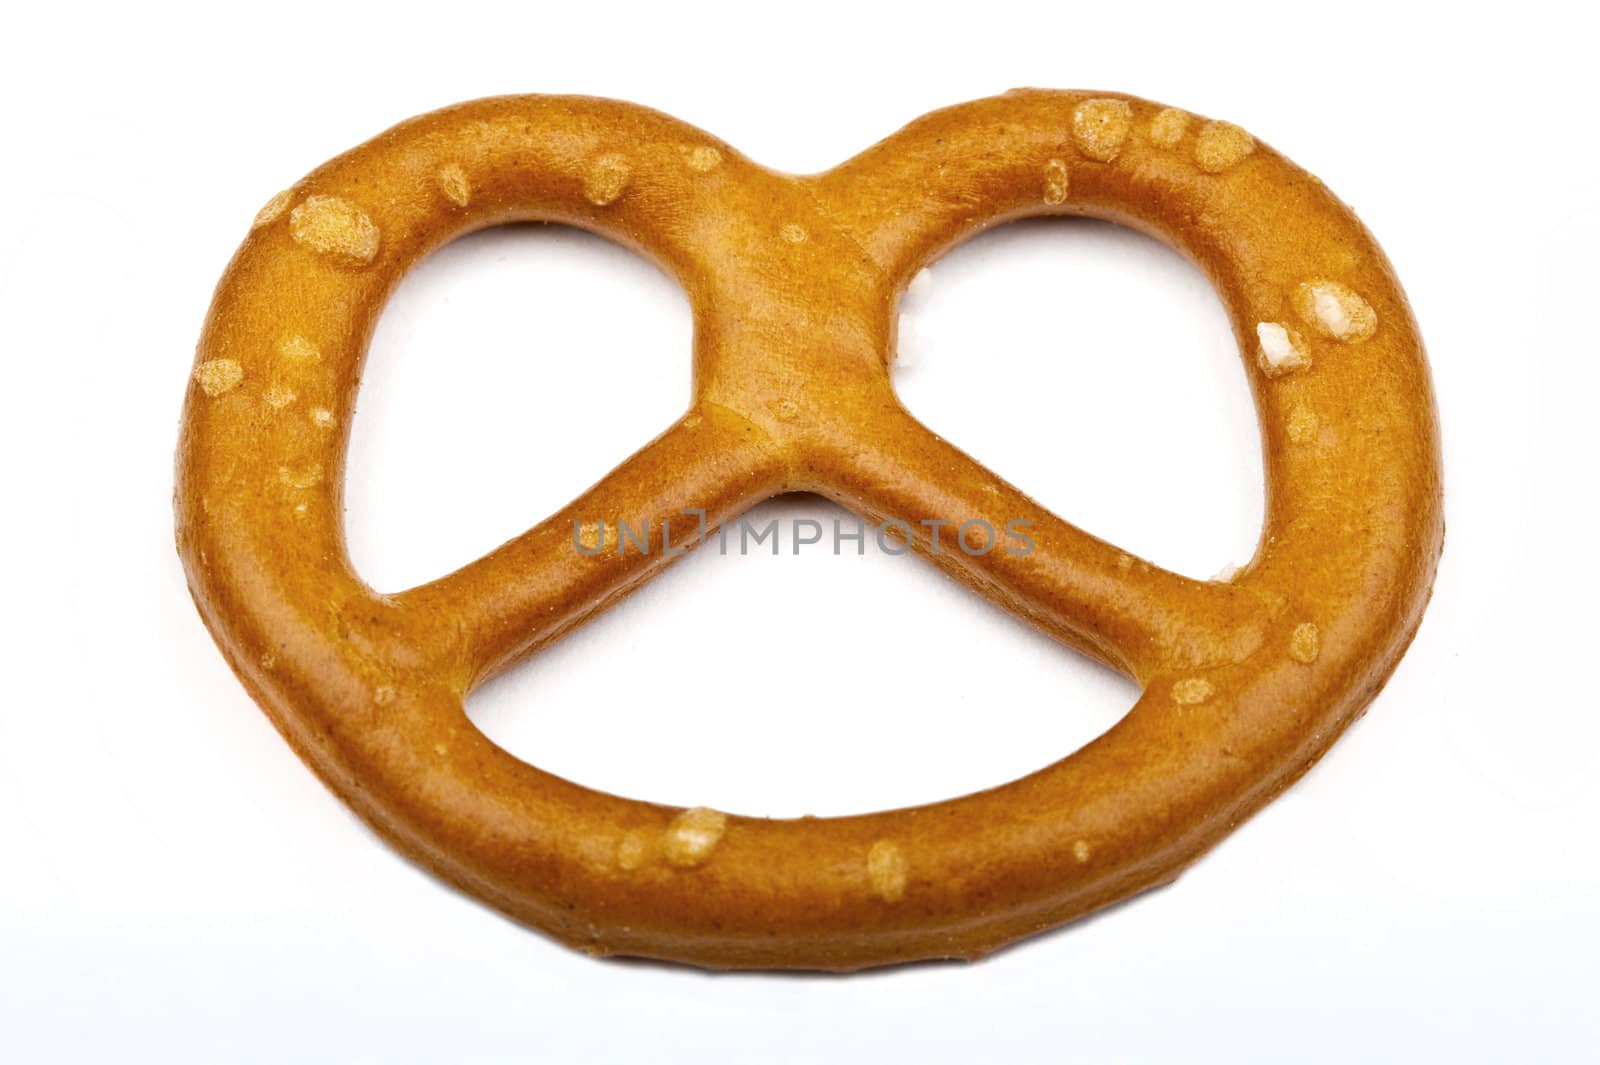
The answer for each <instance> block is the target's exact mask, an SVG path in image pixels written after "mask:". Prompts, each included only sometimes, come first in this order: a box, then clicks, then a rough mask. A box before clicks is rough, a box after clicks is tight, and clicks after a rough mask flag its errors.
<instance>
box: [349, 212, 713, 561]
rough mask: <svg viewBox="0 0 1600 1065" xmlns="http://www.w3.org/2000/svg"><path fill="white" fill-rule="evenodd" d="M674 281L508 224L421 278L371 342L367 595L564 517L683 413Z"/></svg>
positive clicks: (615, 254) (357, 465)
mask: <svg viewBox="0 0 1600 1065" xmlns="http://www.w3.org/2000/svg"><path fill="white" fill-rule="evenodd" d="M691 334H692V321H691V318H690V314H689V306H688V301H687V300H686V299H685V297H684V295H683V292H682V291H681V290H680V289H679V288H678V287H677V284H676V283H675V282H674V281H673V280H672V279H671V278H669V277H667V276H666V275H665V274H663V273H661V272H660V271H659V270H657V269H656V267H655V266H653V265H652V264H651V263H649V262H647V261H645V260H644V259H642V258H640V257H638V256H636V255H634V254H633V253H632V252H630V251H628V250H626V249H624V248H621V247H619V246H617V245H615V244H613V243H611V242H610V241H608V240H606V239H604V238H603V237H599V236H596V235H593V234H590V233H587V232H584V231H582V230H579V229H574V228H571V227H568V226H561V225H544V224H526V225H509V226H498V227H495V228H492V229H486V230H482V231H480V232H477V233H474V234H471V235H469V236H466V237H463V238H461V239H459V240H457V241H454V242H452V243H451V244H449V245H446V246H445V247H443V248H441V249H439V250H437V251H435V252H434V253H433V254H432V255H429V256H428V257H427V258H426V259H424V260H423V261H422V262H420V263H418V264H417V265H416V267H414V268H413V269H412V270H411V271H410V272H409V273H407V274H406V276H405V278H404V279H403V280H402V281H401V282H400V284H399V286H398V288H397V289H396V291H395V292H394V294H393V295H392V296H391V298H390V300H389V302H388V305H387V306H386V307H385V308H384V311H383V314H382V317H381V318H380V319H379V322H378V326H377V329H376V332H375V334H374V336H373V341H372V346H371V348H370V351H369V354H368V359H367V364H366V370H365V373H364V375H363V378H362V383H361V392H360V395H359V397H358V400H357V408H358V413H357V415H356V417H355V419H354V424H353V426H352V428H353V433H352V438H351V442H350V453H349V461H348V467H347V469H348V473H347V477H346V495H345V498H346V503H347V508H348V509H347V513H346V515H345V518H346V530H347V536H348V541H349V549H350V553H351V557H352V559H353V561H354V564H355V566H356V569H357V572H359V573H360V574H361V576H362V578H363V579H364V580H366V581H367V582H368V583H369V584H371V585H372V586H373V587H375V588H378V589H379V590H382V591H400V590H402V589H405V588H409V587H413V586H415V585H418V584H422V583H424V582H426V581H429V580H432V579H433V578H435V577H438V576H441V575H443V574H445V573H447V572H449V571H451V570H453V569H455V568H457V567H458V566H460V565H463V564H464V563H466V562H469V561H471V560H472V559H474V558H477V557H478V556H480V555H482V554H484V553H486V552H487V551H489V550H492V549H493V548H495V547H497V546H499V545H500V544H501V543H504V542H505V541H506V540H509V539H511V538H512V537H514V536H517V535H518V534H520V533H522V532H523V531H524V530H525V529H527V528H528V527H529V526H531V525H533V524H535V523H536V522H538V521H540V520H541V519H543V518H545V517H546V516H548V515H549V514H551V513H553V512H554V511H556V510H558V509H560V508H561V507H562V506H564V505H566V504H567V503H568V502H569V501H570V500H571V499H572V498H573V497H574V496H577V495H578V494H579V493H580V492H581V491H582V490H583V489H585V488H587V487H588V486H589V485H591V484H592V483H594V482H595V481H596V480H598V479H599V478H600V477H601V476H602V475H603V474H605V473H606V472H607V471H608V470H610V469H612V468H613V467H614V466H616V465H617V463H618V462H620V461H622V459H624V458H626V457H627V456H628V455H629V454H630V453H632V452H633V451H634V450H635V449H636V448H637V447H638V446H639V445H640V444H641V443H642V442H643V441H646V440H648V439H650V438H651V437H652V436H654V435H655V434H656V433H658V432H660V431H661V429H663V428H664V427H665V426H667V425H668V424H670V423H671V422H672V421H673V419H675V418H677V417H678V416H679V415H680V414H682V412H683V410H684V408H685V407H686V406H687V404H688V398H689V382H690V368H691Z"/></svg>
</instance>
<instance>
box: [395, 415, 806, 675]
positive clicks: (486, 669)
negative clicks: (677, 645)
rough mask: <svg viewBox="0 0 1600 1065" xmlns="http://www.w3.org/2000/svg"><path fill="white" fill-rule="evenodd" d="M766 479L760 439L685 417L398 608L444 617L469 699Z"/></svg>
mask: <svg viewBox="0 0 1600 1065" xmlns="http://www.w3.org/2000/svg"><path fill="white" fill-rule="evenodd" d="M777 470H778V467H777V465H776V464H775V463H774V462H773V460H772V457H771V455H770V451H769V449H768V447H767V445H766V443H765V441H764V439H761V438H759V434H755V433H752V432H751V431H750V428H749V425H748V423H746V422H744V421H743V420H742V419H740V418H738V417H737V416H735V415H732V414H730V413H728V412H726V411H721V410H718V409H716V408H711V409H710V410H708V411H706V412H703V413H702V412H695V413H691V414H690V415H688V416H687V417H685V418H684V419H682V420H680V421H679V422H677V423H676V424H674V425H673V426H672V427H671V428H670V429H668V430H667V431H666V432H664V433H662V434H661V435H660V436H658V437H656V438H655V439H654V440H652V441H651V442H650V443H648V444H646V445H645V446H644V447H643V448H641V449H640V450H639V451H637V452H635V453H634V454H633V455H631V456H630V457H629V458H627V459H626V460H624V461H623V462H622V464H621V465H619V466H618V467H616V468H615V469H614V470H612V471H611V472H610V473H608V474H606V476H605V477H603V478H602V479H601V480H600V481H599V483H597V484H595V485H594V486H593V487H592V488H590V489H589V490H588V491H586V492H584V493H583V494H582V495H580V496H579V497H578V498H576V499H574V500H573V501H572V502H571V503H569V504H568V505H567V506H565V507H563V508H562V509H561V510H559V511H557V512H556V513H555V514H552V515H551V516H550V517H548V518H546V519H545V520H544V521H542V522H540V523H539V524H537V525H535V526H534V527H533V528H531V529H529V530H528V531H527V532H525V533H523V534H522V535H521V536H519V537H517V538H516V539H514V540H511V541H510V542H508V543H506V544H504V545H502V546H501V547H499V548H496V549H495V550H494V551H491V552H489V553H488V554H487V555H484V556H483V557H482V558H479V559H477V560H476V561H474V562H471V563H469V564H468V565H466V566H464V567H462V568H461V569H458V570H456V571H455V572H453V573H450V574H448V575H446V576H444V577H442V578H440V579H438V580H436V581H433V582H431V583H429V584H425V585H421V586H419V587H416V588H413V589H411V590H409V591H407V592H404V593H402V594H401V595H400V596H398V597H397V598H398V601H399V604H400V606H401V607H402V609H403V610H405V611H406V612H408V613H411V614H413V615H414V616H422V617H434V618H437V616H438V615H440V614H444V615H446V616H448V617H451V618H452V619H453V621H454V630H455V632H456V634H457V639H456V640H455V641H454V642H453V643H452V644H451V645H450V646H448V647H447V648H445V649H444V650H443V652H442V653H443V654H444V655H445V656H446V659H447V662H446V663H445V665H446V666H447V667H448V668H453V669H455V670H456V671H457V675H458V676H459V677H461V686H462V690H469V689H470V688H472V687H473V686H475V685H476V684H478V683H480V682H481V681H483V680H485V679H487V678H488V677H490V676H492V675H494V674H495V673H497V672H499V671H501V670H503V669H505V668H506V667H507V666H509V665H511V664H513V663H515V662H516V661H518V660H520V659H521V658H523V657H525V656H527V655H528V654H531V653H532V652H533V651H535V650H537V649H538V648H539V647H541V646H543V645H544V644H546V643H548V642H550V641H551V640H554V639H556V638H558V637H559V636H561V635H562V634H564V633H565V632H566V631H567V630H569V629H571V628H573V627H575V626H577V625H579V624H581V623H582V622H584V621H585V620H587V619H588V618H590V617H592V616H593V615H594V614H596V613H599V612H601V611H603V610H604V609H606V608H607V607H609V606H611V605H612V604H613V603H616V602H617V601H618V600H620V599H621V598H623V597H624V596H626V595H627V594H628V593H629V592H631V591H633V590H635V589H636V588H638V587H639V586H640V585H642V584H644V583H645V582H646V581H647V580H648V579H649V578H650V577H652V576H654V575H655V574H657V573H659V572H660V571H661V570H662V569H663V568H665V566H666V565H667V564H669V563H671V562H672V561H674V560H675V559H677V558H679V557H681V556H682V554H683V553H684V552H685V551H686V550H688V549H690V548H692V547H693V546H695V544H696V543H697V542H698V541H699V539H700V538H701V537H702V536H703V535H704V533H705V532H706V531H708V530H710V529H714V528H716V527H717V526H718V525H720V524H721V523H722V522H724V521H726V520H728V519H729V518H731V517H734V516H736V515H738V514H740V513H742V512H743V511H744V510H746V509H747V508H749V507H750V506H752V505H753V504H755V503H757V502H759V501H760V500H762V499H764V498H766V497H767V496H769V495H771V494H772V493H773V492H774V491H775V490H776V486H777V484H778V474H777ZM623 523H625V524H626V526H627V528H626V529H625V530H624V529H623V528H622V527H621V526H622V524H623ZM602 525H603V528H602Z"/></svg>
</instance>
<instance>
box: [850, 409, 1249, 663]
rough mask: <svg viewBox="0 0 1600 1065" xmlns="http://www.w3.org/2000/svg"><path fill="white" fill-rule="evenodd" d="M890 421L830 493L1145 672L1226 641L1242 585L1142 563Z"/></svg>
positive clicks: (894, 416)
mask: <svg viewBox="0 0 1600 1065" xmlns="http://www.w3.org/2000/svg"><path fill="white" fill-rule="evenodd" d="M887 418H888V420H889V422H890V423H891V424H889V425H888V426H880V427H879V428H880V431H879V432H876V433H874V434H872V435H871V437H870V443H868V444H867V445H866V446H865V447H857V448H854V449H852V455H851V457H850V458H849V460H848V461H846V462H844V463H841V464H840V465H841V467H842V468H843V469H844V471H845V472H844V474H843V476H841V477H840V478H838V479H837V480H836V482H835V483H833V484H832V485H830V490H829V491H828V492H827V494H829V495H831V496H832V497H833V498H834V499H835V500H836V501H838V502H840V503H842V504H843V505H845V506H848V507H850V508H852V509H854V510H857V511H859V512H861V513H864V514H868V515H870V516H872V517H873V518H874V519H875V520H885V519H887V520H892V521H900V522H905V523H906V525H908V526H909V527H910V529H911V531H912V533H913V537H914V543H915V546H916V547H917V549H918V550H919V552H920V553H922V554H923V555H925V556H928V557H930V559H931V560H932V561H934V562H935V563H936V564H938V565H939V566H940V567H941V568H943V569H944V570H945V571H946V572H948V573H950V574H951V575H952V576H953V577H955V578H956V579H957V580H960V581H962V582H963V583H965V584H968V585H971V586H972V587H974V588H975V589H976V590H977V591H978V592H979V593H980V594H981V595H983V596H984V597H985V598H987V599H989V600H991V601H992V602H994V603H995V604H996V605H998V606H1000V607H1002V608H1003V609H1005V610H1007V611H1008V612H1010V613H1012V614H1014V615H1016V616H1017V617H1018V618H1020V619H1022V620H1023V621H1025V622H1028V623H1030V624H1033V625H1037V626H1039V627H1041V628H1043V629H1044V630H1045V631H1047V632H1049V633H1050V634H1051V635H1052V636H1054V637H1055V638H1056V639H1058V640H1061V641H1062V642H1064V643H1066V644H1068V645H1070V646H1072V647H1075V648H1077V649H1078V650H1080V651H1083V652H1084V653H1086V654H1088V655H1089V656H1091V657H1093V658H1095V659H1097V660H1099V661H1101V662H1103V663H1105V664H1106V665H1108V666H1110V667H1112V668H1113V669H1117V670H1119V671H1121V672H1123V673H1126V674H1128V675H1129V676H1131V677H1133V678H1135V679H1137V680H1140V681H1143V680H1145V679H1147V678H1148V677H1149V676H1150V675H1151V674H1152V673H1155V672H1157V671H1159V670H1161V669H1163V668H1166V667H1168V666H1171V665H1174V664H1177V663H1186V664H1197V663H1198V662H1200V661H1202V660H1203V659H1204V657H1205V656H1206V655H1207V654H1208V652H1210V651H1211V649H1214V648H1216V647H1217V646H1218V629H1219V623H1220V620H1221V619H1222V618H1224V617H1226V616H1228V615H1231V614H1232V613H1234V610H1233V604H1234V603H1235V602H1236V601H1237V600H1238V598H1239V596H1238V590H1237V589H1234V588H1231V587H1229V586H1227V585H1221V584H1215V583H1211V582H1204V581H1195V580H1191V579H1190V578H1188V577H1183V576H1180V575H1179V574H1176V573H1172V572H1170V571H1168V570H1164V569H1161V568H1160V567H1158V566H1154V565H1152V564H1150V563H1148V562H1145V561H1143V560H1141V559H1139V558H1137V557H1135V556H1134V555H1132V554H1130V553H1129V552H1126V551H1123V550H1122V549H1120V548H1118V547H1117V546H1116V545H1114V544H1110V543H1107V542H1106V541H1104V540H1101V539H1099V538H1097V537H1095V536H1092V535H1090V534H1089V533H1087V532H1084V531H1083V530H1082V529H1079V528H1078V527H1076V526H1074V525H1072V524H1070V523H1069V522H1066V521H1063V520H1062V519H1061V518H1059V517H1057V516H1056V515H1055V514H1054V513H1052V512H1051V511H1050V510H1048V509H1046V508H1045V507H1043V506H1041V505H1040V504H1039V503H1037V502H1036V501H1034V500H1033V499H1031V498H1030V497H1029V496H1027V495H1026V494H1024V493H1023V492H1022V491H1021V490H1019V489H1017V488H1016V487H1014V486H1012V485H1011V484H1009V483H1007V482H1006V481H1005V480H1003V479H1002V478H1000V477H999V476H998V475H996V474H995V473H993V472H992V471H990V470H989V469H988V468H987V467H985V466H984V465H982V464H981V463H979V462H978V461H977V460H975V459H973V458H972V457H971V456H970V455H968V454H966V453H965V452H963V451H961V450H960V449H959V448H957V447H955V446H954V445H953V444H950V443H949V442H948V441H946V440H944V439H943V438H942V437H940V436H938V435H937V434H935V433H933V432H932V431H931V430H929V429H928V428H927V427H926V426H924V425H922V423H920V422H918V421H917V420H916V419H915V418H913V417H912V416H911V415H910V414H909V413H908V412H906V411H905V410H904V409H903V408H901V409H898V410H894V411H892V412H891V413H890V414H888V415H887ZM967 523H972V524H971V525H970V526H969V527H968V529H967V535H965V536H963V535H962V526H963V525H964V524H967ZM978 523H982V524H978ZM936 537H937V540H935V538H936ZM985 546H987V549H985ZM1237 636H1238V638H1239V639H1240V640H1242V641H1244V642H1245V643H1248V641H1249V635H1248V633H1247V632H1241V633H1238V634H1237Z"/></svg>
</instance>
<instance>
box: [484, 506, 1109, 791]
mask: <svg viewBox="0 0 1600 1065" xmlns="http://www.w3.org/2000/svg"><path fill="white" fill-rule="evenodd" d="M746 520H747V521H748V522H750V523H751V524H752V525H754V526H756V527H758V528H759V527H763V526H765V525H766V524H767V523H768V522H772V521H776V522H777V523H778V532H779V537H780V539H779V542H778V551H777V553H776V554H773V553H771V549H770V548H768V547H767V546H766V542H765V541H764V542H763V544H762V545H761V547H760V548H759V549H756V550H751V551H748V552H746V553H740V552H739V551H738V550H737V549H735V545H734V544H730V549H729V550H728V552H727V553H722V551H720V550H719V548H718V545H717V542H716V540H715V539H714V538H713V539H711V540H708V542H707V543H705V544H704V545H702V546H701V547H700V548H698V549H697V550H696V551H694V552H692V553H691V554H690V555H688V556H687V557H685V558H684V559H683V560H681V561H680V562H678V563H676V564H674V565H673V566H672V567H670V568H669V569H667V571H666V572H665V573H663V574H662V575H661V576H659V577H657V578H656V579H655V580H653V581H651V582H649V583H648V584H646V585H645V586H644V587H643V588H642V589H641V590H640V591H638V592H636V593H635V594H634V595H632V596H631V597H629V598H628V599H626V600H624V601H623V602H622V603H620V604H618V605H617V606H615V607H613V608H612V609H611V610H609V611H607V612H605V613H603V614H601V615H599V616H598V617H597V618H595V619H594V620H592V621H590V622H588V623H587V624H585V625H584V626H582V627H580V628H578V629H576V630H574V631H573V632H570V633H568V634H567V635H566V636H565V637H564V638H563V639H561V640H559V641H557V642H555V643H552V644H550V645H549V646H547V647H545V648H544V649H543V650H541V651H540V652H539V653H538V654H536V655H534V656H533V657H532V658H530V659H528V660H526V661H525V662H523V663H521V664H520V665H518V666H516V667H515V668H513V669H512V670H510V671H508V672H506V673H504V674H502V675H500V676H498V677H496V678H494V679H492V680H490V681H488V682H487V683H486V684H484V685H483V686H482V687H480V688H478V689H477V690H476V691H474V692H473V693H472V694H471V695H470V696H469V697H468V700H467V712H468V714H469V716H470V717H471V718H472V720H473V723H474V724H475V725H476V726H477V727H478V728H479V729H480V730H482V731H483V732H484V733H485V735H487V736H488V737H489V738H490V739H492V740H493V741H494V742H495V743H497V744H499V745H500V746H501V747H503V748H504V749H506V750H507V751H509V752H511V753H512V754H513V755H516V756H518V757H520V758H522V759H524V760H525V761H528V762H530V763H532V764H534V765H537V766H539V767H540V768H541V769H544V770H546V771H548V772H551V773H555V774H557V775H560V776H563V777H566V778H567V779H569V780H573V781H576V782H578V783H580V784H584V785H586V786H588V787H592V788H598V789H600V790H603V791H608V792H611V793H614V794H620V795H624V796H627V797H630V798H637V799H645V800H649V801H653V802H663V803H672V804H676V805H680V806H697V805H705V806H711V807H714V808H716V809H719V810H725V811H728V812H730V813H740V814H747V815H755V816H773V817H798V816H803V815H806V814H815V815H818V816H833V815H841V814H852V813H863V812H868V811H872V810H881V809H889V808H894V807H900V806H907V805H912V804H917V803H925V802H932V801H935V800H939V799H944V798H950V797H953V796H957V795H963V794H967V793H970V792H973V791H977V790H980V789H983V788H987V787H992V786H995V785H999V784H1003V783H1005V782H1007V781H1010V780H1014V779H1016V778H1018V777H1021V776H1024V775H1026V774H1028V773H1031V772H1033V771H1034V770H1037V769H1040V768H1043V767H1044V766H1045V765H1048V764H1049V763H1051V762H1054V761H1056V760H1057V759H1059V758H1063V757H1065V756H1067V755H1068V754H1071V753H1072V752H1073V751H1074V750H1076V749H1078V748H1079V747H1081V746H1083V745H1084V744H1085V743H1088V742H1089V741H1091V740H1093V739H1094V738H1095V737H1096V736H1098V735H1100V734H1101V733H1102V732H1104V731H1105V730H1107V729H1108V728H1110V727H1111V726H1112V725H1113V724H1115V723H1116V722H1117V721H1118V720H1119V719H1120V718H1121V717H1122V716H1123V715H1124V714H1125V713H1126V712H1127V711H1128V708H1129V707H1130V706H1132V705H1133V702H1134V700H1135V699H1136V697H1137V695H1138V692H1137V689H1136V688H1135V686H1134V685H1133V684H1132V683H1131V682H1130V681H1128V680H1127V679H1126V678H1124V677H1122V676H1121V675H1119V674H1117V673H1114V672H1112V671H1111V670H1109V669H1106V668H1104V667H1102V666H1100V665H1098V664H1096V663H1094V662H1092V661H1091V660H1089V659H1087V658H1085V657H1084V656H1082V655H1079V654H1076V653H1074V652H1072V651H1070V650H1068V649H1066V648H1064V647H1062V646H1061V645H1059V644H1057V643H1055V642H1054V641H1052V640H1051V639H1050V638H1049V637H1047V636H1045V635H1043V634H1042V633H1040V632H1038V631H1037V630H1035V629H1032V628H1030V627H1029V626H1027V625H1025V624H1023V623H1021V622H1019V621H1017V620H1016V619H1014V618H1013V617H1011V616H1010V615H1008V614H1006V613H1004V612H1002V611H1001V610H1000V609H999V608H997V607H995V606H992V605H990V604H989V603H988V602H986V601H985V600H983V599H981V598H979V597H978V596H977V595H976V594H974V593H972V592H971V591H969V590H967V589H966V588H965V587H963V586H961V585H959V584H957V583H956V582H954V581H951V580H950V579H948V578H947V577H946V576H945V575H944V574H943V573H941V572H939V571H937V570H935V569H934V567H933V566H932V565H931V564H929V563H928V562H927V561H926V560H924V559H922V558H920V557H917V556H915V555H898V554H894V553H892V552H891V551H885V550H883V549H882V548H880V547H879V545H878V544H877V542H876V537H875V536H874V535H872V533H871V529H872V528H873V526H872V524H871V523H870V522H866V523H865V524H866V526H867V529H868V530H869V531H868V535H867V537H866V539H865V542H864V544H863V545H862V549H861V551H860V553H857V550H856V546H855V544H854V543H853V542H846V543H845V544H843V545H842V550H841V551H840V552H839V553H838V554H835V553H834V552H833V550H832V548H833V544H832V536H833V522H834V521H835V520H837V521H839V522H841V523H842V525H843V526H844V528H845V529H846V531H849V530H852V529H853V528H854V526H855V522H856V520H857V519H856V517H855V515H853V514H852V513H850V512H849V511H847V510H845V509H843V508H841V507H838V506H836V505H834V504H833V503H830V502H828V501H826V500H824V499H822V498H820V497H818V496H812V495H790V496H782V497H779V498H777V499H774V500H770V501H768V502H766V503H764V504H761V505H760V506H758V507H755V508H754V509H752V510H751V511H750V512H749V513H748V514H747V515H746ZM808 520H809V521H815V522H817V523H818V524H819V525H821V526H822V528H823V530H824V538H823V540H822V541H820V542H819V543H816V544H806V545H802V546H801V548H800V550H799V551H798V553H796V551H795V547H794V544H793V542H792V540H793V539H804V538H806V537H808V536H809V535H810V530H809V527H803V528H804V529H805V530H806V531H805V532H804V534H803V535H802V536H799V537H791V529H793V528H794V526H795V523H797V522H802V521H808ZM728 528H729V532H730V536H733V535H735V534H734V533H733V526H729V527H728Z"/></svg>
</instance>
